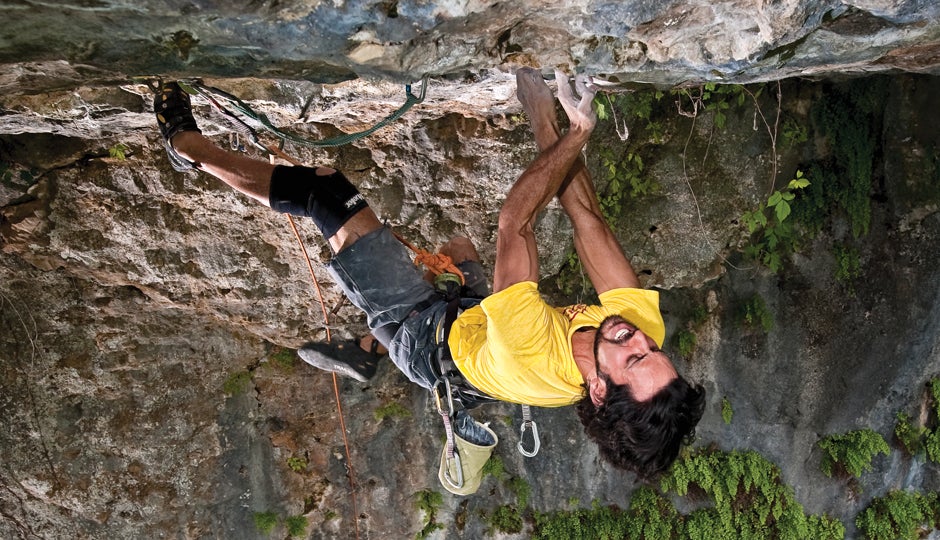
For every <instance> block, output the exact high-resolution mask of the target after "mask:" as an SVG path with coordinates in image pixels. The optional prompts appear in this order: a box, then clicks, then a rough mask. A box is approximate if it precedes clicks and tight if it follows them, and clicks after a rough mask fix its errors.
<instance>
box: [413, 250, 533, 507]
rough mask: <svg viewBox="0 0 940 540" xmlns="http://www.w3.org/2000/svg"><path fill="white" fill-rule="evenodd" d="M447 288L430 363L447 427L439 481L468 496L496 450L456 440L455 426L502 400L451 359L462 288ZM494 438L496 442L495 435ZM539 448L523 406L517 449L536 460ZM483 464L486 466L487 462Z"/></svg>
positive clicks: (528, 409)
mask: <svg viewBox="0 0 940 540" xmlns="http://www.w3.org/2000/svg"><path fill="white" fill-rule="evenodd" d="M406 245H407V244H406ZM444 257H446V256H444ZM448 259H449V257H448ZM458 272H459V271H458ZM441 275H442V276H443V275H447V274H446V273H445V274H441ZM458 275H461V276H462V274H458ZM439 277H440V276H439ZM445 285H446V286H447V288H446V289H445V288H440V289H439V290H440V291H441V292H442V294H444V295H445V300H446V301H447V308H446V310H445V312H444V317H442V318H441V319H440V320H439V321H438V324H437V328H435V332H434V342H435V345H436V346H437V350H436V352H435V353H434V358H433V359H432V362H431V366H432V368H433V369H434V371H435V376H436V378H437V380H436V381H435V383H434V385H433V387H432V388H431V397H432V399H433V401H434V405H435V407H436V409H437V413H438V415H439V416H440V417H441V422H442V423H443V424H444V435H445V442H444V452H443V455H442V458H441V459H442V462H441V471H440V474H439V478H440V480H441V483H442V484H443V485H444V487H445V488H446V489H447V490H448V491H450V492H452V493H456V494H458V495H467V494H470V493H473V492H475V491H476V489H477V488H478V487H479V486H478V482H479V472H480V467H482V463H481V462H480V459H481V455H483V454H485V456H486V457H487V458H488V457H489V455H490V454H491V453H492V447H495V443H494V444H493V445H492V446H491V447H485V446H480V445H474V444H471V443H469V442H467V441H466V440H464V439H461V438H459V437H458V436H457V433H456V431H455V429H454V423H455V422H456V420H457V416H458V413H461V412H464V413H466V411H468V410H469V409H473V408H475V407H477V406H479V405H484V404H488V403H496V402H498V401H499V400H497V399H495V398H493V397H490V396H488V395H486V394H485V393H483V392H481V391H480V390H478V389H477V388H475V387H474V386H473V385H472V384H470V382H469V381H467V379H466V378H465V377H464V375H463V374H462V373H461V372H460V370H459V369H458V368H457V365H456V363H455V362H454V359H453V357H452V356H451V353H450V346H449V345H448V337H449V336H450V330H451V327H452V326H453V324H454V321H455V320H457V316H458V315H459V314H460V311H461V295H460V292H461V289H462V287H461V286H459V284H456V285H454V284H452V283H445ZM471 420H472V417H471ZM472 421H473V422H474V423H475V424H477V425H478V427H479V428H482V429H485V430H486V431H490V430H489V428H487V427H486V426H484V425H482V424H479V423H477V422H476V421H475V420H472ZM527 432H530V433H531V445H530V448H531V449H527V448H526V445H525V444H524V442H525V440H526V433H527ZM490 433H492V432H490ZM493 437H494V438H495V434H494V435H493ZM461 443H462V444H461ZM461 447H463V451H464V452H468V453H470V454H471V456H472V457H471V458H470V459H472V463H467V461H468V459H466V456H465V457H463V458H462V457H461V455H460V452H461ZM540 447H541V440H540V439H539V430H538V425H537V424H536V423H535V421H534V420H532V410H531V407H530V406H529V405H522V426H521V428H520V432H519V442H518V443H517V445H516V448H517V449H518V451H519V453H520V454H522V455H523V456H525V457H534V456H535V455H536V454H538V452H539V448H540ZM487 448H488V450H487ZM483 462H485V459H484V460H483ZM467 473H469V474H467ZM467 476H469V477H470V480H472V481H473V482H474V484H473V485H470V486H467V485H465V482H466V481H467V480H468V478H467Z"/></svg>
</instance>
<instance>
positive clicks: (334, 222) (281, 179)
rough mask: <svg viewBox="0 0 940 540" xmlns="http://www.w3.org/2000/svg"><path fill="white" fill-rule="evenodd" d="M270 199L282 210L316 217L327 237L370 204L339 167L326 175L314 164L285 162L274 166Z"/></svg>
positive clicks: (317, 223) (316, 222)
mask: <svg viewBox="0 0 940 540" xmlns="http://www.w3.org/2000/svg"><path fill="white" fill-rule="evenodd" d="M268 201H269V204H270V205H271V208H273V209H274V210H277V211H278V212H283V213H285V214H291V215H294V216H303V217H308V218H310V219H312V220H313V222H314V223H315V224H316V226H317V227H318V228H319V229H320V232H321V233H323V237H324V238H330V237H331V236H333V235H334V234H336V231H338V230H339V229H340V227H342V226H343V224H344V223H346V222H347V221H349V218H351V217H352V216H353V215H354V214H355V213H356V212H358V211H360V210H362V209H363V208H366V207H368V206H369V204H368V203H367V202H366V199H365V198H364V197H363V196H362V194H361V193H359V190H358V189H356V186H354V185H352V184H351V183H349V180H347V179H346V177H345V176H344V175H343V173H341V172H339V171H336V172H334V173H333V174H329V175H326V176H322V175H319V174H317V170H316V169H314V168H311V167H288V166H285V165H278V166H277V167H275V168H274V173H273V174H272V175H271V192H270V194H269V195H268Z"/></svg>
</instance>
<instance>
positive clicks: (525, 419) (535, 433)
mask: <svg viewBox="0 0 940 540" xmlns="http://www.w3.org/2000/svg"><path fill="white" fill-rule="evenodd" d="M529 427H531V428H532V450H526V449H525V445H524V444H523V443H524V442H525V432H526V430H527V428H529ZM541 446H542V441H541V439H539V426H538V424H536V423H535V420H532V410H531V408H530V407H529V406H528V405H523V406H522V426H521V427H520V428H519V442H518V443H517V444H516V448H517V449H518V450H519V453H520V454H522V455H523V456H525V457H535V455H536V454H538V453H539V448H541Z"/></svg>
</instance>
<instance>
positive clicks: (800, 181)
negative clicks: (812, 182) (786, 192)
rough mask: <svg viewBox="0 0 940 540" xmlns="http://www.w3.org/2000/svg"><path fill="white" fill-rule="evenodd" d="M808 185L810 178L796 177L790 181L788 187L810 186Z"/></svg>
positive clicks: (801, 187) (800, 187)
mask: <svg viewBox="0 0 940 540" xmlns="http://www.w3.org/2000/svg"><path fill="white" fill-rule="evenodd" d="M808 185H809V180H807V179H805V178H794V179H793V180H790V183H789V184H787V188H789V189H803V188H805V187H806V186H808Z"/></svg>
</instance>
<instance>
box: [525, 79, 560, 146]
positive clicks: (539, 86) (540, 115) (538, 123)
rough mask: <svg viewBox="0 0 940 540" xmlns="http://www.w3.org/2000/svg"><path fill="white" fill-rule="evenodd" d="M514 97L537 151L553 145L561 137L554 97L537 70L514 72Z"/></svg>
mask: <svg viewBox="0 0 940 540" xmlns="http://www.w3.org/2000/svg"><path fill="white" fill-rule="evenodd" d="M516 97H517V98H518V99H519V103H521V104H522V109H523V110H524V111H525V113H526V115H527V116H528V117H529V124H530V125H531V126H532V132H533V133H534V134H535V142H536V143H537V144H538V145H539V149H540V150H545V149H546V148H548V147H549V146H551V145H552V144H554V143H555V141H557V140H558V137H560V136H561V131H560V130H559V129H558V120H557V118H556V116H555V96H554V95H553V94H552V90H551V88H549V87H548V85H547V84H545V80H544V79H542V73H541V72H540V71H539V70H537V69H534V68H530V67H524V68H519V70H518V71H516Z"/></svg>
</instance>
